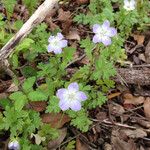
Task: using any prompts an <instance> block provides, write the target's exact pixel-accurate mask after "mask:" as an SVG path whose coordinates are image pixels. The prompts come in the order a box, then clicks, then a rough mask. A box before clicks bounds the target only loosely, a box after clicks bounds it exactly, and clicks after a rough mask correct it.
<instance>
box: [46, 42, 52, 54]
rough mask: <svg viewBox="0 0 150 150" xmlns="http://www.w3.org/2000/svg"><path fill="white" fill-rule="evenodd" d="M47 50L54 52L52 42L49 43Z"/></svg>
mask: <svg viewBox="0 0 150 150" xmlns="http://www.w3.org/2000/svg"><path fill="white" fill-rule="evenodd" d="M47 51H48V52H52V51H53V47H52V46H51V45H50V44H49V45H48V47H47Z"/></svg>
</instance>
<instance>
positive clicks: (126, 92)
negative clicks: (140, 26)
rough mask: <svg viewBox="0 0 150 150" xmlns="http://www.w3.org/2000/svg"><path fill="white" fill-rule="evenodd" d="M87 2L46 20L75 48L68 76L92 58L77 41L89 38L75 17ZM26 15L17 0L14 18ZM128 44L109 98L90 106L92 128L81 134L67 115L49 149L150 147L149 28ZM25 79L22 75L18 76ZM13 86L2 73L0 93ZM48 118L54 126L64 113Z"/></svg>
mask: <svg viewBox="0 0 150 150" xmlns="http://www.w3.org/2000/svg"><path fill="white" fill-rule="evenodd" d="M81 4H84V5H81ZM87 5H88V1H87V0H77V1H71V2H70V3H69V4H66V5H64V4H62V5H60V6H58V8H55V9H53V10H52V11H51V14H50V17H49V16H47V18H46V19H45V20H44V21H45V22H46V23H47V25H48V27H49V29H50V30H52V31H53V30H55V29H56V28H57V27H58V26H59V27H61V29H62V32H63V34H64V35H66V37H67V39H70V43H69V44H70V45H72V46H73V47H75V48H77V52H76V54H75V56H74V59H75V60H76V61H75V62H73V63H72V64H71V65H70V66H69V67H68V68H67V71H68V74H70V75H71V74H73V73H74V71H75V69H76V66H83V65H84V64H87V63H88V58H86V57H84V56H83V51H82V50H81V49H78V44H77V41H79V40H80V39H81V38H84V37H86V35H87V34H88V33H89V32H90V29H89V28H88V27H87V26H84V25H76V24H74V22H73V17H74V15H75V14H76V12H77V11H80V12H83V13H84V12H86V8H87ZM2 10H3V8H1V11H2ZM21 11H23V12H21ZM2 12H3V13H5V12H4V11H2ZM20 12H21V13H20ZM20 14H22V15H21V16H20ZM28 15H29V14H28V13H27V12H26V10H25V9H24V6H22V5H18V7H17V8H16V9H15V11H14V15H13V17H14V19H17V18H19V19H20V18H21V19H23V20H27V18H28ZM124 48H125V50H126V54H127V61H126V67H122V68H121V67H120V66H116V69H117V71H118V74H117V76H116V77H115V78H114V81H115V82H116V86H115V88H113V89H111V90H110V91H109V93H108V101H107V103H105V104H104V105H103V106H102V107H97V108H96V109H93V110H90V112H89V115H90V118H91V120H92V121H93V124H92V125H91V127H90V129H89V131H88V132H86V133H82V132H80V131H79V130H77V129H76V128H74V127H72V126H69V125H68V122H69V118H68V117H67V116H64V117H63V119H62V123H61V124H60V126H59V128H60V129H61V128H62V129H61V130H62V135H60V137H59V138H58V139H57V140H54V141H51V142H50V143H49V148H50V149H56V148H58V146H59V148H60V147H61V148H62V149H63V146H65V145H66V144H68V143H69V142H71V141H74V140H75V141H76V150H111V149H114V150H150V31H146V32H143V33H138V32H137V31H134V32H133V34H132V35H131V36H130V37H129V39H128V40H126V42H125V43H124ZM23 79H24V77H23V76H20V81H22V80H23ZM13 85H14V84H13V80H12V79H11V78H10V77H9V76H8V75H7V74H4V75H3V76H1V79H0V98H1V97H6V96H7V95H9V93H10V92H11V91H13V90H15V89H14V87H13ZM42 105H44V106H42ZM45 105H46V104H40V103H39V104H37V105H36V106H35V107H34V108H33V109H35V110H37V111H41V110H42V111H43V110H44V108H45ZM1 111H3V109H2V110H1ZM47 118H48V116H46V115H45V116H43V118H42V119H43V122H46V123H51V124H53V126H55V125H56V123H57V122H58V120H59V119H60V116H59V115H57V116H56V115H52V114H51V119H47ZM1 140H3V139H1ZM59 148H58V149H59Z"/></svg>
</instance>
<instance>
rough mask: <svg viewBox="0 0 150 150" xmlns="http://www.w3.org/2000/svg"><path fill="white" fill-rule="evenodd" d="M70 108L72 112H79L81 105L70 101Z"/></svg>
mask: <svg viewBox="0 0 150 150" xmlns="http://www.w3.org/2000/svg"><path fill="white" fill-rule="evenodd" d="M70 108H71V109H72V110H74V111H79V110H80V109H81V103H80V102H79V101H71V102H70Z"/></svg>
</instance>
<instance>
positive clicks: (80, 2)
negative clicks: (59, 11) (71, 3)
mask: <svg viewBox="0 0 150 150" xmlns="http://www.w3.org/2000/svg"><path fill="white" fill-rule="evenodd" d="M76 2H77V4H79V5H81V4H87V3H88V2H89V0H76Z"/></svg>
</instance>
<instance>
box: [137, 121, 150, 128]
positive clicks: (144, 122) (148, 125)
mask: <svg viewBox="0 0 150 150" xmlns="http://www.w3.org/2000/svg"><path fill="white" fill-rule="evenodd" d="M135 120H136V123H137V124H139V125H140V126H142V127H144V128H147V129H149V128H150V122H149V121H146V120H143V119H139V118H137V119H135Z"/></svg>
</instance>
